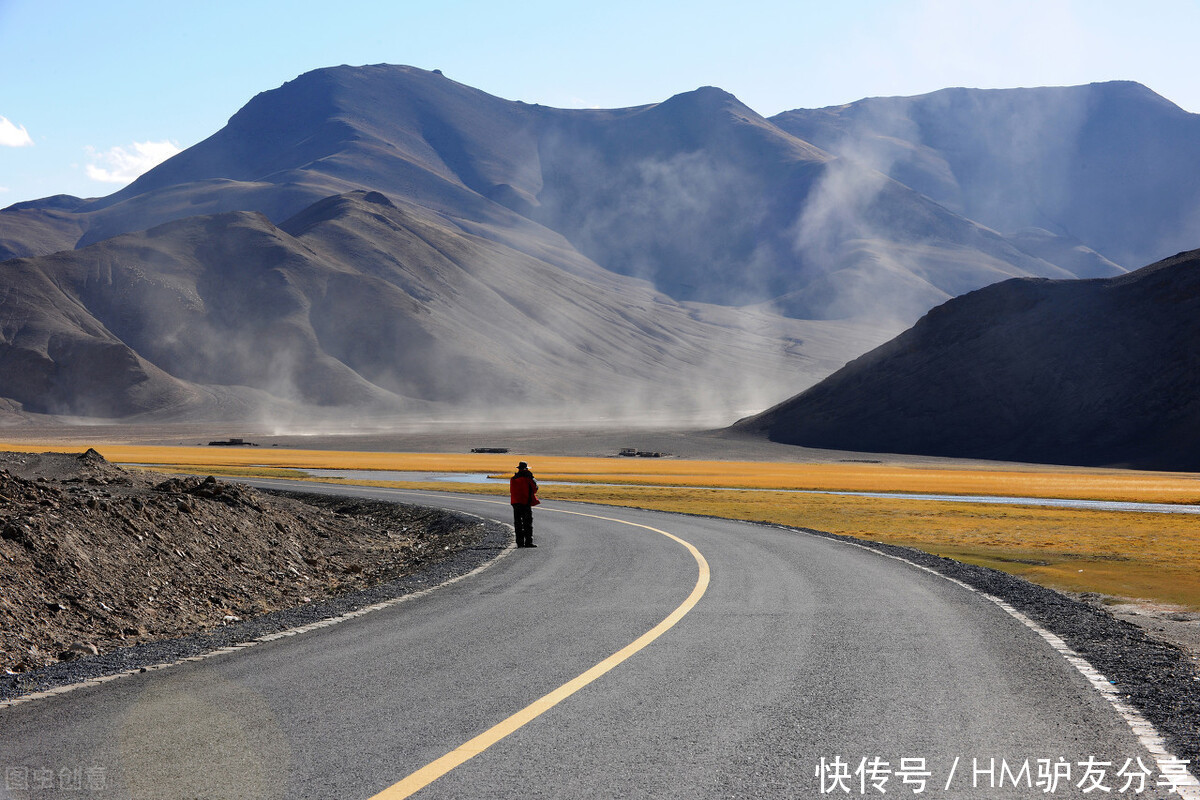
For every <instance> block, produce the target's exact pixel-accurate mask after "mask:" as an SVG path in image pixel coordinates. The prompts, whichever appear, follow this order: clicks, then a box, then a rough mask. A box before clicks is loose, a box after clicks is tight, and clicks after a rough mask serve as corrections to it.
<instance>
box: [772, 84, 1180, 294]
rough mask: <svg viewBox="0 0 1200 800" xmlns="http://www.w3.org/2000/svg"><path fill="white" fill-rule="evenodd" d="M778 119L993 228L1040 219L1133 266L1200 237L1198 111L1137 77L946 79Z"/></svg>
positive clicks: (1048, 228)
mask: <svg viewBox="0 0 1200 800" xmlns="http://www.w3.org/2000/svg"><path fill="white" fill-rule="evenodd" d="M771 122H773V123H775V124H776V125H777V126H778V127H780V128H781V129H783V130H785V131H787V132H789V133H791V134H793V135H794V136H797V137H799V138H801V139H804V140H805V141H809V142H812V143H813V144H815V145H816V146H818V147H820V148H822V149H823V150H826V151H827V152H830V153H835V154H837V155H840V156H842V157H845V158H849V159H853V160H856V161H858V162H860V163H861V164H863V165H865V166H868V167H870V168H873V169H876V170H879V171H880V172H883V173H884V174H886V175H889V176H890V177H892V178H894V179H895V180H897V181H899V182H900V183H903V184H905V185H906V186H908V187H910V188H911V189H913V190H915V191H918V192H921V193H922V194H923V195H925V196H926V197H928V198H930V199H931V200H933V201H935V202H937V203H939V204H941V205H942V206H944V207H945V208H947V209H949V210H951V211H953V212H955V213H956V214H961V215H963V216H965V217H967V218H969V219H972V220H975V221H976V222H979V223H981V224H983V225H986V226H988V227H990V228H993V229H994V230H997V231H1002V232H1006V233H1007V232H1018V231H1021V230H1023V229H1026V228H1036V229H1041V230H1042V231H1043V232H1049V233H1051V234H1054V235H1059V236H1065V237H1068V238H1069V239H1072V240H1074V241H1075V242H1076V243H1077V245H1082V246H1085V247H1087V248H1090V249H1091V250H1093V251H1094V252H1095V254H1099V256H1100V257H1101V258H1103V259H1107V260H1109V261H1111V262H1115V263H1116V264H1119V265H1121V266H1123V267H1126V268H1134V267H1137V266H1140V265H1142V264H1148V263H1151V262H1154V261H1158V260H1159V259H1161V258H1163V257H1165V256H1168V255H1170V254H1171V253H1176V252H1179V251H1181V250H1186V249H1190V248H1192V247H1195V246H1196V244H1197V238H1198V237H1200V183H1197V181H1196V180H1195V176H1196V175H1197V173H1198V172H1200V115H1197V114H1189V113H1188V112H1186V111H1184V110H1182V109H1181V108H1179V107H1178V106H1176V105H1174V104H1172V103H1171V102H1169V101H1168V100H1166V99H1164V98H1162V97H1160V96H1159V95H1157V94H1155V93H1154V92H1152V91H1151V90H1150V89H1147V88H1146V87H1145V86H1142V85H1140V84H1137V83H1131V82H1128V81H1113V82H1109V83H1095V84H1090V85H1087V86H1071V87H1048V88H1038V89H994V90H979V89H944V90H942V91H938V92H933V93H931V94H926V95H921V96H918V97H886V98H871V99H866V100H860V101H858V102H855V103H850V104H848V105H844V106H836V107H832V108H822V109H812V110H806V109H797V110H795V111H787V112H784V113H782V114H779V115H777V116H774V117H772V118H771ZM1018 246H1020V245H1019V243H1018ZM1037 254H1038V255H1039V256H1041V257H1043V258H1047V257H1050V256H1049V254H1048V253H1045V252H1044V251H1043V252H1039V253H1037ZM1054 263H1056V264H1058V265H1059V266H1062V267H1064V268H1066V269H1071V268H1072V267H1071V266H1069V264H1068V263H1064V262H1060V261H1054ZM1105 269H1107V265H1106V266H1105ZM1104 274H1107V275H1112V274H1114V273H1113V272H1111V271H1106V272H1105V273H1104ZM1079 277H1102V275H1101V274H1099V273H1097V274H1095V275H1090V276H1089V275H1080V276H1079Z"/></svg>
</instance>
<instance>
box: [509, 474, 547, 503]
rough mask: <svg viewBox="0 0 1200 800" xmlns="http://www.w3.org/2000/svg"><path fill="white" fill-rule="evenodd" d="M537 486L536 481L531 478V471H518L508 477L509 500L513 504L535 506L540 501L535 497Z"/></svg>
mask: <svg viewBox="0 0 1200 800" xmlns="http://www.w3.org/2000/svg"><path fill="white" fill-rule="evenodd" d="M537 488H538V487H537V481H535V480H534V479H533V473H532V472H529V471H528V470H523V471H521V472H518V473H517V474H516V475H513V476H512V477H511V478H509V479H508V497H509V502H510V503H511V504H512V505H514V506H515V505H528V506H536V505H537V504H538V503H539V502H541V501H540V500H538V499H537Z"/></svg>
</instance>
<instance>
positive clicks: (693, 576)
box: [0, 487, 1165, 800]
mask: <svg viewBox="0 0 1200 800" xmlns="http://www.w3.org/2000/svg"><path fill="white" fill-rule="evenodd" d="M338 491H340V492H343V493H350V492H354V493H356V494H364V495H369V496H373V497H381V498H384V499H398V500H402V501H405V502H419V503H422V504H425V505H436V506H442V507H445V508H451V509H457V510H462V511H467V512H470V513H473V514H477V515H480V516H487V517H493V518H496V519H499V520H502V521H505V522H510V521H511V520H510V517H511V513H510V509H509V507H508V505H507V504H506V503H505V502H504V500H503V499H501V498H481V497H478V496H457V495H453V494H436V495H435V494H430V493H415V492H405V491H396V490H385V489H356V488H354V487H338ZM534 515H535V520H534V524H535V531H534V536H535V542H537V543H538V544H539V545H540V546H539V547H538V549H536V550H515V551H511V552H510V553H508V554H507V555H505V556H504V557H503V558H501V559H500V560H499V561H498V562H496V563H495V564H493V565H492V566H491V567H489V568H488V569H486V570H484V571H482V572H479V573H478V574H475V575H472V576H470V577H468V578H466V579H465V580H462V581H459V582H457V583H454V584H452V585H449V586H445V587H443V588H440V589H438V590H436V591H434V592H431V593H429V594H427V595H425V596H422V597H420V598H417V599H414V600H412V601H410V602H405V603H401V604H399V605H396V606H393V607H391V608H388V609H385V610H381V611H377V612H374V613H371V614H368V615H366V616H363V617H360V618H357V619H354V620H350V621H347V622H344V623H341V624H339V625H336V626H333V627H329V628H324V629H321V630H316V631H312V632H310V633H305V634H301V635H298V636H293V637H289V638H285V639H280V640H277V641H273V642H269V643H265V644H261V645H257V646H255V647H252V648H248V649H245V650H242V651H240V652H236V653H232V654H229V655H224V656H219V657H215V658H210V659H207V660H204V661H200V662H196V663H191V664H183V665H179V666H175V667H172V668H170V669H166V670H162V671H158V672H150V673H146V674H143V675H137V676H133V677H130V678H127V679H123V680H119V681H113V682H111V683H107V684H104V685H102V686H97V687H89V688H83V689H79V690H76V691H73V692H70V693H68V694H65V695H62V696H59V697H52V698H48V699H44V700H38V701H35V702H30V703H26V704H23V705H18V706H14V707H12V708H8V709H2V710H0V768H2V769H5V770H6V773H5V779H8V778H16V779H17V781H18V782H19V781H20V780H21V779H22V778H24V779H25V780H27V781H28V780H29V778H30V776H31V775H40V776H41V778H43V779H45V778H46V777H47V772H46V771H47V770H49V771H51V772H53V773H54V774H55V775H56V776H58V777H61V775H60V774H59V773H60V772H61V771H62V770H64V769H65V770H68V773H67V777H68V779H71V772H70V771H71V770H74V771H75V774H81V773H82V772H83V771H84V770H90V772H88V773H83V777H82V782H83V783H84V784H85V786H84V787H83V788H81V789H79V790H78V791H76V790H73V789H72V790H70V791H62V790H61V789H55V790H45V791H42V790H37V789H33V788H31V789H30V790H28V791H25V790H23V789H20V788H15V789H14V788H10V789H7V790H6V789H5V788H4V787H3V785H0V798H4V797H13V798H25V797H35V798H36V797H60V796H72V797H84V798H96V799H97V800H99V799H100V798H110V797H111V798H131V797H132V798H143V797H145V798H151V797H153V798H175V797H188V798H193V797H205V798H209V797H230V798H368V797H373V796H375V795H377V794H379V793H384V792H386V791H388V790H389V787H393V786H394V785H395V784H397V783H398V782H400V781H401V780H402V779H404V778H405V777H406V776H409V775H410V774H412V773H414V772H417V771H419V770H421V769H422V768H423V767H425V766H426V765H428V764H430V763H431V762H435V761H436V760H437V759H439V758H441V757H443V756H445V755H446V754H447V753H449V752H451V751H453V750H455V748H458V747H459V746H460V745H462V744H463V743H465V742H468V741H469V740H471V739H472V738H473V737H476V736H478V735H480V734H481V733H484V732H486V731H489V729H492V728H493V726H495V725H497V724H498V723H501V722H502V721H503V720H505V719H507V718H509V717H510V716H511V715H513V714H516V713H518V712H521V711H522V709H525V708H526V707H528V706H529V705H530V704H531V703H534V702H535V701H537V700H538V699H539V698H542V697H544V696H546V695H547V694H549V693H551V692H553V691H555V690H556V689H558V688H559V687H562V686H563V685H564V684H568V683H569V682H570V681H572V680H573V679H575V678H577V677H578V676H580V675H582V674H584V673H586V672H587V671H588V670H589V669H591V668H592V667H594V666H595V665H597V664H601V663H604V662H605V661H606V659H609V658H610V657H611V656H613V655H614V654H616V653H618V652H619V651H622V649H623V648H626V647H627V646H628V645H630V644H631V643H633V642H635V640H638V639H639V637H643V636H644V635H645V634H647V632H649V631H651V630H652V629H654V628H655V626H657V625H659V623H660V622H662V621H663V620H664V619H667V618H668V617H669V616H670V615H672V613H673V612H675V613H676V614H677V616H678V621H677V622H676V624H674V626H673V627H670V628H669V629H666V630H665V631H661V635H659V636H658V637H657V638H655V639H654V640H653V641H650V642H648V643H645V646H644V647H643V648H642V649H640V650H638V651H637V652H634V653H632V654H630V655H628V657H627V660H624V661H622V662H621V663H617V664H615V666H614V665H611V662H610V666H611V670H610V671H607V672H605V673H604V674H601V675H599V677H596V678H595V679H594V680H592V682H590V683H588V684H587V685H585V686H583V687H582V688H580V689H579V690H578V691H576V692H575V693H573V694H570V695H569V696H567V697H566V698H565V699H563V700H562V701H561V702H560V703H558V704H557V705H554V706H553V707H550V708H549V709H548V710H546V711H545V712H544V713H541V714H537V713H536V709H535V710H534V711H530V712H528V713H526V714H525V716H523V717H522V718H521V719H520V720H519V721H520V722H523V723H524V724H523V725H521V726H520V727H516V729H515V730H514V731H513V732H512V733H511V734H509V735H507V736H505V737H502V738H498V740H497V741H496V742H495V743H494V744H491V745H490V746H489V747H487V748H486V749H482V752H479V753H478V755H475V756H474V757H472V758H469V759H467V760H465V761H463V763H461V764H460V765H458V766H457V767H455V768H453V769H451V770H450V771H449V772H447V773H446V774H444V775H442V776H441V777H437V778H436V779H435V780H433V781H432V782H431V783H429V785H428V786H426V787H425V788H423V789H420V790H419V792H418V793H417V795H416V796H417V797H421V798H426V797H429V798H439V797H446V798H449V797H479V798H485V797H512V798H536V797H545V798H591V797H604V798H609V797H630V798H718V797H781V798H792V797H804V798H808V797H819V796H821V795H822V793H823V792H824V790H827V789H829V790H832V794H833V795H834V796H840V797H866V796H874V797H930V796H936V797H941V798H951V797H962V798H971V797H979V798H991V797H1045V796H1052V797H1096V796H1107V797H1117V796H1123V797H1134V796H1135V795H1134V794H1133V790H1132V788H1130V789H1129V790H1128V791H1127V792H1126V793H1119V792H1118V789H1120V788H1121V786H1122V784H1124V783H1125V780H1126V779H1125V778H1123V777H1118V776H1117V775H1116V774H1115V773H1116V771H1117V770H1118V769H1119V768H1120V767H1121V766H1122V765H1123V764H1124V763H1125V762H1126V760H1127V759H1130V758H1138V757H1140V758H1141V759H1142V761H1143V762H1144V763H1145V764H1147V765H1148V766H1150V767H1151V768H1152V769H1153V768H1154V761H1153V759H1152V758H1151V756H1150V755H1149V754H1148V753H1147V752H1146V751H1145V750H1143V749H1142V748H1141V747H1140V745H1139V744H1138V742H1137V740H1136V739H1135V737H1134V736H1133V734H1132V733H1131V731H1130V729H1129V726H1128V725H1127V724H1126V723H1125V721H1124V720H1123V719H1121V717H1119V716H1118V715H1117V713H1116V712H1115V711H1114V710H1113V709H1112V708H1111V706H1110V705H1109V704H1108V702H1107V701H1106V700H1105V699H1104V698H1103V697H1101V696H1100V694H1099V693H1097V692H1096V691H1095V690H1094V689H1093V688H1092V687H1091V686H1090V685H1089V684H1088V682H1087V681H1086V680H1085V679H1084V678H1083V677H1082V676H1081V675H1080V674H1079V672H1078V671H1076V670H1075V669H1074V668H1073V667H1071V666H1070V665H1069V664H1068V663H1067V662H1066V661H1065V660H1063V658H1062V657H1061V656H1060V655H1059V654H1058V653H1056V652H1055V651H1054V650H1052V649H1051V648H1050V647H1049V646H1048V645H1047V644H1046V643H1045V641H1043V640H1042V639H1041V638H1040V637H1038V636H1037V635H1036V634H1035V633H1033V632H1032V631H1031V630H1030V629H1029V628H1027V627H1025V626H1024V625H1022V624H1021V623H1020V622H1018V621H1017V620H1015V619H1013V618H1012V617H1011V616H1009V615H1008V614H1006V613H1004V612H1003V611H1002V610H1001V609H999V608H998V607H997V606H996V605H995V604H993V603H991V602H990V601H988V600H987V599H985V598H983V597H981V596H980V595H978V594H975V593H972V592H969V591H966V590H965V589H963V588H961V587H959V586H957V585H955V584H953V583H950V582H948V581H946V580H944V579H942V578H940V577H938V576H935V575H932V574H929V573H927V572H924V571H921V570H919V569H916V568H914V567H911V566H909V565H907V564H905V563H902V562H899V561H896V560H894V559H890V558H886V557H883V556H880V555H878V554H875V553H873V552H870V551H866V550H863V549H861V548H856V547H852V546H848V545H846V544H843V543H840V542H836V541H832V540H828V539H824V538H820V537H813V536H806V535H803V534H797V533H795V532H789V531H784V530H780V529H775V528H770V527H765V526H757V525H748V524H741V523H737V522H729V521H723V520H715V519H713V520H710V519H700V518H693V517H683V516H676V515H670V514H660V513H653V512H642V511H635V510H627V509H614V508H608V507H595V506H586V505H580V504H571V503H557V502H544V503H543V504H542V505H541V506H539V507H538V508H537V509H536V510H535V512H534ZM660 531H661V532H660ZM664 533H665V534H671V535H673V536H675V537H679V539H681V540H683V541H684V542H686V543H690V544H691V545H692V546H694V548H695V550H696V551H698V553H699V554H700V556H701V557H699V558H698V556H697V555H696V554H694V553H693V552H692V550H690V549H689V548H688V547H687V546H685V544H683V543H681V542H680V541H677V540H676V539H674V538H671V537H670V536H667V535H664ZM703 564H707V567H708V575H707V577H708V583H707V585H705V584H704V578H705V575H704V568H703V566H702V565H703ZM701 592H702V596H701V594H700V593H701ZM689 597H690V598H692V600H693V601H696V599H697V598H698V601H696V602H695V604H694V606H693V607H690V609H688V608H686V607H684V608H681V606H685V604H686V603H687V602H688V601H689ZM685 611H686V613H684V612H685ZM1089 757H1091V758H1094V759H1096V760H1097V761H1108V762H1113V765H1112V766H1110V767H1108V768H1107V770H1106V775H1105V776H1104V777H1103V779H1102V780H1103V782H1104V783H1105V784H1106V785H1108V786H1110V787H1111V791H1110V792H1108V793H1103V792H1099V791H1095V790H1093V791H1091V792H1087V793H1085V792H1084V791H1083V789H1082V788H1079V787H1077V786H1075V785H1074V784H1075V782H1076V781H1078V780H1079V779H1080V778H1082V777H1083V775H1084V772H1085V770H1084V768H1082V767H1080V766H1079V762H1081V761H1082V762H1086V761H1087V760H1088V759H1089ZM864 758H865V759H868V764H869V760H870V759H878V760H879V762H878V769H876V770H875V777H876V778H877V779H878V780H879V781H882V782H879V783H872V782H871V781H870V780H869V778H870V777H871V776H870V775H869V774H868V771H867V770H865V769H858V768H859V767H860V765H862V764H863V759H864ZM1060 758H1061V759H1065V761H1067V762H1070V764H1071V766H1072V780H1071V782H1070V783H1066V782H1065V781H1062V782H1060V783H1059V784H1058V786H1057V787H1056V791H1055V792H1053V793H1047V792H1044V791H1043V790H1042V788H1039V787H1037V786H1032V787H1031V786H1029V785H1028V784H1029V783H1031V782H1036V781H1037V780H1038V774H1037V773H1038V763H1037V761H1038V759H1051V760H1052V761H1058V760H1059V759H1060ZM901 759H924V762H923V764H924V767H925V770H924V771H925V772H928V773H929V775H927V776H921V775H913V776H909V778H908V782H907V783H906V782H905V781H904V776H902V775H900V774H897V771H898V770H900V768H901V763H902V762H901ZM973 759H974V762H973ZM991 759H994V761H990V760H991ZM1001 759H1003V760H1004V761H1005V763H1006V764H1007V766H1008V767H1009V769H1010V771H1011V772H1012V773H1019V768H1020V767H1021V765H1023V764H1028V766H1029V770H1030V772H1029V773H1027V775H1028V778H1021V779H1020V781H1021V786H1020V788H1019V789H1017V790H1014V789H1012V788H1011V786H1006V787H1005V788H1003V789H1000V788H993V787H992V786H990V785H989V781H998V780H999V779H1000V778H1001V777H1002V775H1001ZM882 762H887V763H886V766H885V765H883V763H882ZM842 764H845V765H846V766H845V768H844V772H843V771H841V770H842V767H841V766H840V765H842ZM822 765H824V770H823V771H822V769H821V767H822ZM905 765H906V766H909V767H913V768H914V769H913V770H912V771H913V772H919V771H920V770H917V769H915V768H916V767H919V766H921V764H920V762H905ZM973 766H974V767H975V768H976V769H979V770H984V771H982V772H978V773H975V772H973V771H972V767H973ZM989 766H992V767H994V769H993V771H992V772H991V773H989V772H987V771H986V770H987V768H988V767H989ZM12 770H16V771H15V772H13V771H12ZM22 771H23V772H22ZM39 771H40V772H39ZM89 775H90V777H91V778H92V779H93V786H92V787H91V788H88V787H87V786H86V783H87V781H88V777H89ZM97 775H100V776H101V777H102V781H98V780H95V779H96V776H97ZM1155 776H1157V772H1155ZM1010 777H1011V776H1010ZM921 778H924V780H925V781H926V782H927V785H926V791H925V793H924V794H915V793H914V790H915V789H917V788H918V786H919V784H918V781H919V780H920V779H921ZM57 779H58V778H57V777H56V780H57ZM863 781H865V784H864V783H863ZM947 782H949V783H950V790H949V791H946V790H945V788H944V787H945V785H946V784H947ZM99 783H103V786H102V787H100V786H98V785H97V784H99ZM1009 783H1011V781H1009ZM1153 783H1154V777H1151V778H1150V779H1149V780H1148V781H1147V787H1146V791H1145V792H1144V793H1143V794H1141V795H1137V796H1138V797H1142V798H1145V797H1159V796H1165V795H1164V794H1163V790H1161V789H1156V788H1154V786H1153ZM56 785H57V784H56ZM880 788H883V789H886V790H887V791H886V794H882V793H880V791H879V789H880ZM402 795H403V792H402V791H401V790H400V789H399V788H395V789H392V790H390V793H389V794H384V795H383V796H385V797H388V796H391V797H396V796H402Z"/></svg>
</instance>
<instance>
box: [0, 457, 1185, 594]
mask: <svg viewBox="0 0 1200 800" xmlns="http://www.w3.org/2000/svg"><path fill="white" fill-rule="evenodd" d="M90 446H93V447H96V449H97V450H99V451H100V452H101V453H102V454H103V455H104V456H105V457H106V458H107V459H109V460H110V461H114V462H118V463H122V464H146V465H154V468H156V469H161V470H164V471H175V470H180V471H190V472H211V473H215V474H224V475H241V476H248V475H263V476H278V477H301V476H303V474H304V471H305V470H307V469H360V470H396V471H414V472H463V473H472V474H474V475H476V476H477V475H479V474H489V475H493V476H505V475H508V474H510V473H511V472H512V468H513V467H514V465H515V464H516V462H517V461H518V460H526V461H529V462H530V464H531V465H532V466H533V468H534V470H535V472H536V473H537V475H538V478H539V480H541V481H544V482H545V481H572V482H578V483H590V484H595V485H588V486H553V485H544V486H543V488H542V491H541V494H542V496H543V497H545V498H555V499H564V500H585V501H589V502H595V503H607V504H614V505H625V506H637V507H642V508H653V509H659V510H669V511H682V512H685V513H694V514H707V515H712V516H720V517H727V518H731V519H744V520H755V521H762V522H773V523H779V524H783V525H789V526H796V527H807V528H813V529H817V530H823V531H829V532H831V533H839V534H845V535H849V536H855V537H858V538H862V539H869V540H875V541H886V542H891V543H895V544H903V545H908V546H912V547H916V548H919V549H921V550H924V551H927V552H931V553H936V554H939V555H944V556H948V557H951V558H957V559H959V560H962V561H967V562H970V563H976V564H982V565H986V566H990V567H994V568H997V569H1001V570H1004V571H1005V572H1009V573H1013V574H1017V575H1021V576H1022V577H1025V578H1027V579H1029V580H1032V581H1035V582H1037V583H1041V584H1043V585H1047V586H1051V587H1054V588H1058V589H1065V590H1070V591H1080V592H1097V593H1100V594H1103V595H1106V596H1110V597H1114V598H1123V599H1135V600H1147V601H1152V602H1156V603H1166V604H1171V605H1176V606H1179V607H1181V608H1188V609H1193V610H1200V516H1196V515H1188V514H1150V513H1142V512H1113V511H1092V510H1078V509H1066V508H1044V507H1035V506H1012V505H998V504H973V503H964V502H943V501H929V500H915V499H892V498H869V497H848V496H838V495H825V494H790V493H786V492H779V491H764V490H771V489H773V490H780V489H806V490H817V491H871V492H906V493H930V494H959V495H965V494H970V495H999V496H1008V497H1042V498H1072V499H1094V500H1123V501H1141V502H1159V503H1189V504H1197V503H1200V476H1196V475H1193V474H1190V473H1155V472H1139V471H1132V470H1102V469H1067V468H1055V467H1029V466H1025V465H1022V466H1013V467H1008V468H994V469H975V468H969V467H965V466H964V467H958V466H939V467H930V466H927V465H904V464H899V465H897V464H871V463H825V464H800V463H778V462H732V461H688V460H682V459H661V460H660V459H630V458H580V457H560V456H541V455H537V454H532V453H528V454H521V453H509V454H503V455H497V454H444V453H367V452H349V451H329V450H291V449H283V448H215V447H150V446H129V445H122V444H104V443H99V444H96V443H92V444H91V445H90ZM77 448H78V449H82V447H81V446H77ZM0 449H3V450H14V451H25V452H38V451H42V450H46V449H48V448H47V446H46V445H45V444H44V443H41V444H22V443H19V442H14V443H0ZM72 449H76V448H72ZM335 482H336V481H335ZM376 483H378V484H379V485H387V486H402V487H409V488H423V489H440V490H448V489H451V490H454V491H464V492H474V493H482V494H504V493H505V491H506V487H505V485H504V484H503V483H500V482H498V483H497V484H496V485H484V484H479V483H461V484H459V483H444V482H439V483H419V482H413V481H399V482H397V481H379V482H376ZM603 484H619V485H617V486H606V485H603ZM717 487H730V488H736V489H740V491H729V490H728V488H717Z"/></svg>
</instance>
